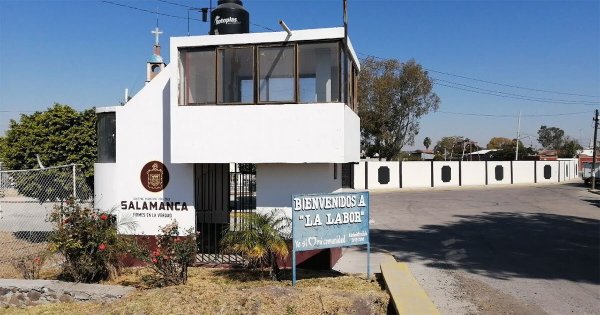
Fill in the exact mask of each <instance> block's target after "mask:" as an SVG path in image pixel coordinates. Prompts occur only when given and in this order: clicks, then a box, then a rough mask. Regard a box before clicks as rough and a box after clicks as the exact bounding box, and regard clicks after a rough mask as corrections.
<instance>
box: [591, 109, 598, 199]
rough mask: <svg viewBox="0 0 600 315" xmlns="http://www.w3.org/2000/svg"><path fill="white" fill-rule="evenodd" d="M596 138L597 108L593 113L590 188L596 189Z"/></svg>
mask: <svg viewBox="0 0 600 315" xmlns="http://www.w3.org/2000/svg"><path fill="white" fill-rule="evenodd" d="M597 140H598V110H597V109H596V115H594V149H593V150H594V152H593V153H592V190H594V189H596V142H597Z"/></svg>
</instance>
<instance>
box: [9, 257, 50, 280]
mask: <svg viewBox="0 0 600 315" xmlns="http://www.w3.org/2000/svg"><path fill="white" fill-rule="evenodd" d="M47 257H48V255H47V253H45V252H41V253H37V254H32V255H27V256H24V257H19V258H16V259H13V260H12V261H11V263H12V265H13V267H14V268H15V269H16V270H17V271H18V272H20V273H21V274H22V275H23V279H39V278H40V270H41V269H42V267H43V266H44V263H45V262H46V258H47Z"/></svg>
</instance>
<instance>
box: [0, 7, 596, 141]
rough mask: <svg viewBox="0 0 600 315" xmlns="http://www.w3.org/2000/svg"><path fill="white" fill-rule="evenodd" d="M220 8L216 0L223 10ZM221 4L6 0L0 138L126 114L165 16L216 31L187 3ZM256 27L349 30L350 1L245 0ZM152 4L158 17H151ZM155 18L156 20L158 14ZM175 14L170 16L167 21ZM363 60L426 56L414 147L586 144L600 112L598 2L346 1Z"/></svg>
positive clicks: (178, 28) (178, 25) (168, 25)
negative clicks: (555, 130)
mask: <svg viewBox="0 0 600 315" xmlns="http://www.w3.org/2000/svg"><path fill="white" fill-rule="evenodd" d="M215 4H216V0H214V1H213V5H215ZM208 5H209V0H196V1H184V0H169V1H161V0H145V1H136V0H110V1H92V0H83V1H27V0H24V1H23V0H21V1H13V0H0V133H2V134H3V133H4V132H5V131H6V129H7V128H8V124H9V121H10V119H18V118H19V116H20V115H21V114H31V113H32V112H34V111H42V110H45V109H47V108H48V107H50V106H52V104H54V103H61V104H68V105H70V106H72V107H74V108H75V109H77V110H84V109H87V108H91V107H93V106H96V107H102V106H115V105H118V104H119V102H121V101H122V99H123V97H124V96H123V95H124V90H125V89H126V88H128V89H129V90H130V91H131V92H130V94H135V93H136V92H137V91H139V90H140V89H141V88H142V87H143V86H144V81H145V78H146V61H147V59H148V58H149V57H150V55H151V53H152V44H153V42H154V37H153V35H152V34H151V33H150V31H151V30H152V29H153V28H154V27H155V26H156V23H157V15H156V14H155V13H152V12H155V11H158V12H159V13H160V14H161V15H159V16H158V23H159V27H160V28H161V29H162V30H163V31H164V34H163V35H162V37H161V44H162V46H163V49H162V55H163V57H164V58H165V60H166V61H167V62H168V60H169V51H168V49H167V47H168V45H169V40H168V39H169V37H172V36H186V35H187V34H188V19H187V16H188V12H190V17H191V18H192V19H191V20H190V21H189V34H191V35H204V34H207V33H208V28H209V25H208V23H203V22H201V21H199V19H200V16H199V13H197V12H195V11H190V10H189V7H207V6H208ZM244 6H245V7H246V9H247V10H248V11H249V12H250V19H251V23H252V25H251V28H250V31H251V32H265V31H269V29H271V30H276V31H280V30H281V28H280V26H279V24H278V20H279V19H282V20H284V21H285V22H286V24H287V25H288V26H289V27H290V28H291V29H292V30H294V29H308V28H320V27H336V26H341V25H342V0H320V1H307V0H305V1H291V0H290V1H288V0H286V1H281V0H279V1H269V0H246V1H244ZM143 10H146V11H143ZM147 11H150V12H147ZM167 15H170V16H167ZM348 22H349V36H350V38H351V41H352V43H353V46H354V49H355V51H356V52H357V54H358V55H359V57H361V58H362V57H366V56H367V55H372V56H376V57H378V58H396V59H399V60H400V61H407V60H410V59H414V60H415V61H416V62H417V63H419V64H421V65H422V66H423V67H424V68H425V69H427V70H428V73H429V75H430V77H432V78H433V79H434V80H435V84H434V91H435V93H436V94H438V96H439V97H440V98H441V104H440V109H439V111H438V112H436V113H430V114H427V115H426V116H424V117H422V118H421V120H420V132H419V134H418V135H417V137H416V139H415V144H414V145H412V146H406V147H405V148H404V149H413V148H415V149H420V148H423V139H424V138H425V137H429V138H431V139H432V142H433V143H434V144H435V143H436V142H437V141H438V140H439V139H440V138H441V137H444V136H464V137H468V138H470V139H472V140H475V141H477V142H478V143H479V145H480V146H485V145H486V144H487V143H488V142H489V140H490V138H492V137H497V136H498V137H507V138H516V136H517V129H518V115H519V112H521V113H522V118H521V129H520V132H521V137H522V138H521V139H522V141H523V143H524V144H525V145H527V146H529V145H533V146H534V147H539V144H538V143H537V130H538V129H539V128H540V126H541V125H546V126H555V127H559V128H562V129H564V130H565V133H566V134H567V135H568V136H570V137H572V138H574V139H577V140H580V142H581V143H582V144H584V145H587V144H589V143H590V139H591V138H592V136H593V121H592V119H593V116H594V110H595V109H596V108H599V107H600V1H401V0H388V1H377V0H368V1H367V0H348Z"/></svg>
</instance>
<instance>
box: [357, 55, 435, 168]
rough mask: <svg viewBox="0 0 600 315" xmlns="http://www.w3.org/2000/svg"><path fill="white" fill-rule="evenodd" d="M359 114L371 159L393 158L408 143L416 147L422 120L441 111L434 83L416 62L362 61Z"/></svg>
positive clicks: (363, 140) (362, 132)
mask: <svg viewBox="0 0 600 315" xmlns="http://www.w3.org/2000/svg"><path fill="white" fill-rule="evenodd" d="M361 63H362V70H361V75H360V80H359V86H358V90H359V93H358V95H359V103H360V104H361V105H360V106H359V109H358V115H359V116H360V119H361V144H362V146H363V148H362V149H363V150H365V153H366V154H367V156H373V155H374V154H375V153H378V154H379V158H380V159H381V158H385V159H388V160H390V159H393V158H396V157H397V156H398V154H399V153H400V151H401V150H402V147H403V146H404V145H406V144H414V139H415V136H416V135H417V134H418V133H419V119H420V118H421V117H422V116H423V115H425V114H427V113H429V112H430V111H436V110H437V109H438V108H439V104H440V98H439V97H438V96H437V95H436V94H435V93H434V92H433V80H432V79H431V78H430V77H429V75H428V73H427V71H425V70H423V68H422V67H421V65H419V64H417V63H416V62H415V61H414V60H410V61H408V62H406V63H401V62H399V61H398V60H396V59H390V60H376V59H374V58H372V57H369V58H366V59H363V60H362V62H361Z"/></svg>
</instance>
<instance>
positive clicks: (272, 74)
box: [258, 46, 296, 103]
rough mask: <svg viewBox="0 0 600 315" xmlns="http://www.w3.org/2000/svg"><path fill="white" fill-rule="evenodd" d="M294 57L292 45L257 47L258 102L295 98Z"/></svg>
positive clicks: (293, 99) (291, 99)
mask: <svg viewBox="0 0 600 315" xmlns="http://www.w3.org/2000/svg"><path fill="white" fill-rule="evenodd" d="M295 63H296V58H295V56H294V47H293V46H284V47H260V48H258V65H259V67H258V80H259V81H258V84H259V86H258V91H259V93H258V94H259V101H260V102H288V103H289V102H294V101H295V100H296V95H295V94H296V93H295V90H296V88H295V87H296V84H295V81H296V69H295V66H294V65H295Z"/></svg>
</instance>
